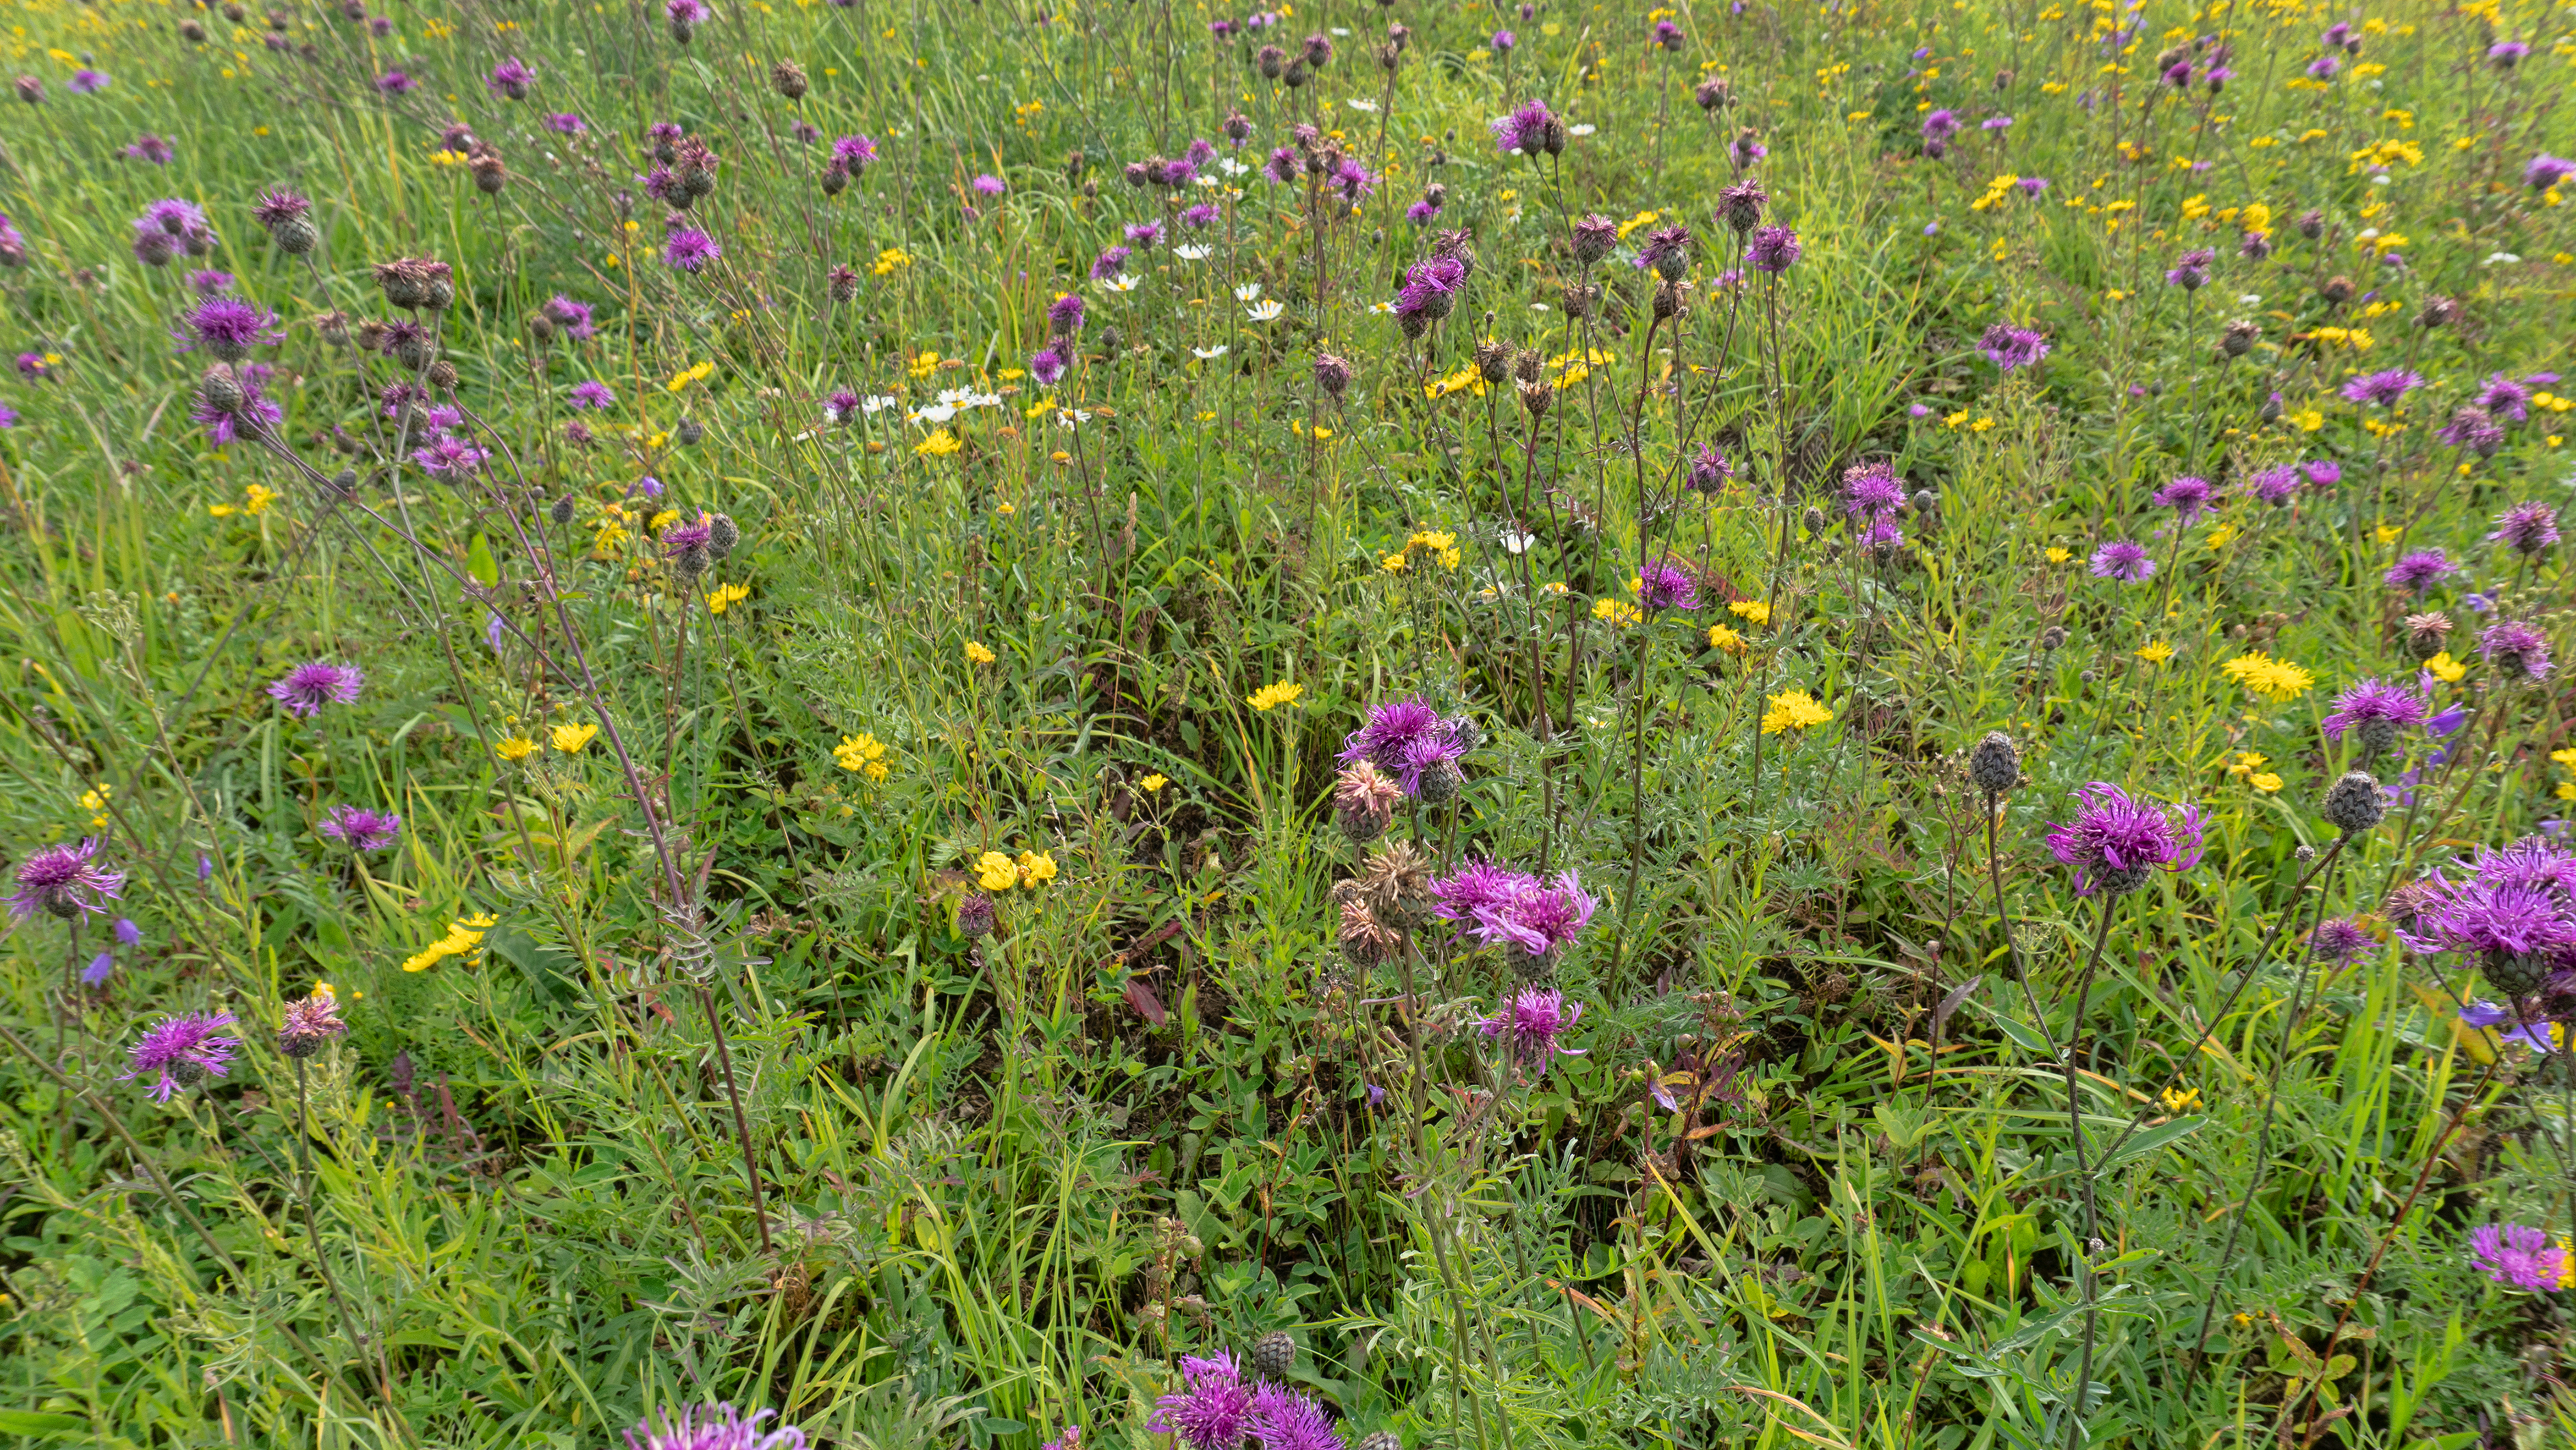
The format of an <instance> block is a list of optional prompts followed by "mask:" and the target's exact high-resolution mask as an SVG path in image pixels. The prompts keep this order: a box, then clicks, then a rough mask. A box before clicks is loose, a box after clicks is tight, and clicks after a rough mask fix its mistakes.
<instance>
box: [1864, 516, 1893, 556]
mask: <svg viewBox="0 0 2576 1450" xmlns="http://www.w3.org/2000/svg"><path fill="white" fill-rule="evenodd" d="M1854 542H1855V544H1856V545H1857V546H1858V547H1860V548H1861V549H1863V550H1866V551H1868V552H1870V553H1873V554H1877V555H1879V556H1880V557H1881V558H1882V559H1884V558H1885V557H1887V556H1889V555H1892V554H1894V553H1895V552H1896V551H1897V550H1899V549H1902V548H1904V547H1905V530H1903V529H1901V528H1898V527H1897V526H1896V520H1894V519H1888V518H1881V519H1871V520H1870V521H1869V524H1868V526H1867V527H1866V528H1863V529H1862V530H1861V531H1860V536H1859V537H1858V538H1857V539H1856V540H1855V541H1854Z"/></svg>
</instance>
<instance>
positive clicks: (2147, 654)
mask: <svg viewBox="0 0 2576 1450" xmlns="http://www.w3.org/2000/svg"><path fill="white" fill-rule="evenodd" d="M2173 657H2174V647H2173V646H2172V645H2169V644H2167V643H2165V642H2164V641H2163V640H2160V639H2151V640H2149V641H2147V642H2146V644H2145V645H2144V646H2142V647H2140V649H2139V650H2138V658H2140V659H2142V660H2145V661H2146V662H2147V663H2148V664H2151V665H2160V664H2163V663H2164V662H2165V661H2167V660H2169V659H2172V658H2173Z"/></svg>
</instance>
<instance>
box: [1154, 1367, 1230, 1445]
mask: <svg viewBox="0 0 2576 1450" xmlns="http://www.w3.org/2000/svg"><path fill="white" fill-rule="evenodd" d="M1251 1414H1252V1388H1251V1386H1249V1385H1246V1384H1245V1383H1244V1382H1243V1371H1242V1370H1241V1369H1239V1368H1237V1367H1236V1365H1235V1362H1234V1356H1233V1355H1230V1354H1217V1355H1213V1356H1210V1357H1208V1358H1204V1359H1203V1358H1200V1357H1199V1356H1197V1355H1183V1356H1181V1389H1180V1391H1179V1392H1178V1393H1176V1394H1169V1395H1165V1396H1163V1397H1162V1398H1161V1399H1159V1400H1156V1401H1155V1402H1154V1413H1153V1416H1152V1418H1150V1419H1148V1420H1146V1421H1145V1428H1146V1429H1147V1430H1148V1431H1150V1432H1152V1433H1154V1434H1157V1435H1177V1436H1179V1437H1180V1440H1181V1443H1182V1444H1184V1445H1187V1446H1188V1447H1190V1450H1240V1447H1241V1445H1242V1442H1243V1434H1244V1428H1245V1421H1247V1420H1248V1419H1250V1418H1251Z"/></svg>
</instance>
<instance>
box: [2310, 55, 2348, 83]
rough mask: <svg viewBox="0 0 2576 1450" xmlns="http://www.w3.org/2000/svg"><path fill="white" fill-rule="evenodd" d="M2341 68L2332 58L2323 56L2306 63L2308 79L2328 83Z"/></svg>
mask: <svg viewBox="0 0 2576 1450" xmlns="http://www.w3.org/2000/svg"><path fill="white" fill-rule="evenodd" d="M2341 68H2342V67H2341V66H2340V65H2339V64H2338V63H2337V62H2336V60H2335V58H2334V57H2333V56H2330V55H2329V56H2324V57H2321V58H2319V59H2317V60H2313V61H2310V62H2308V79H2310V80H2312V81H2330V80H2333V79H2334V74H2335V72H2336V71H2337V70H2339V69H2341Z"/></svg>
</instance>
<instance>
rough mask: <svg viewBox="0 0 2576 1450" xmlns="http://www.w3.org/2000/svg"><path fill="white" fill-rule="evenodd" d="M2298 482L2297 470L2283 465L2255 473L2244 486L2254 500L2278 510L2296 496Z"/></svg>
mask: <svg viewBox="0 0 2576 1450" xmlns="http://www.w3.org/2000/svg"><path fill="white" fill-rule="evenodd" d="M2299 482H2300V476H2299V470H2297V469H2296V468H2293V467H2291V466H2290V465H2289V464H2286V463H2284V464H2282V465H2280V466H2279V467H2277V468H2266V469H2262V470H2259V471H2257V472H2256V473H2254V474H2253V475H2251V476H2250V477H2248V478H2247V479H2246V480H2245V486H2246V488H2247V489H2248V490H2250V491H2251V492H2252V493H2253V495H2254V496H2255V497H2256V498H2258V499H2261V500H2262V501H2263V502H2265V503H2267V504H2271V505H2272V506H2273V507H2275V508H2278V507H2280V506H2281V505H2283V504H2286V503H2288V502H2289V501H2290V500H2291V499H2292V498H2294V497H2296V496H2297V494H2298V492H2299Z"/></svg>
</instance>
